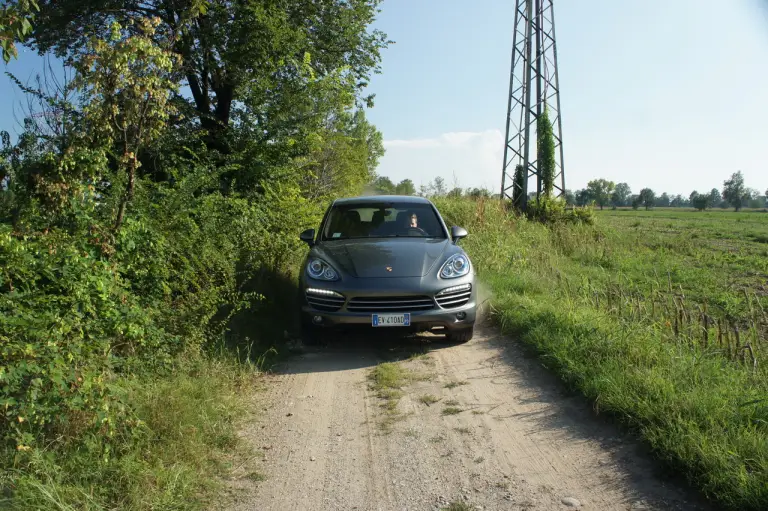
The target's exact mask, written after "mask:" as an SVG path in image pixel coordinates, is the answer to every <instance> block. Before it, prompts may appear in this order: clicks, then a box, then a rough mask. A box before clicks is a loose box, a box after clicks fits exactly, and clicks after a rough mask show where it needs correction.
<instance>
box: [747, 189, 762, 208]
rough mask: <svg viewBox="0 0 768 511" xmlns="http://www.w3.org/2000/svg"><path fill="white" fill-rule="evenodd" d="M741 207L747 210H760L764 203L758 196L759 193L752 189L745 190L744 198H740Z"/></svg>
mask: <svg viewBox="0 0 768 511" xmlns="http://www.w3.org/2000/svg"><path fill="white" fill-rule="evenodd" d="M742 205H745V206H746V207H748V208H753V209H757V208H762V207H763V206H764V205H765V203H764V201H763V200H762V197H761V196H760V192H758V191H757V190H756V189H754V188H747V189H746V190H745V191H744V197H743V198H742Z"/></svg>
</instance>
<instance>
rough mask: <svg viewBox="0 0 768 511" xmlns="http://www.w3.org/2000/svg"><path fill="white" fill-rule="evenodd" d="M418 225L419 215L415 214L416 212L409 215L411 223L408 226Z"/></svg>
mask: <svg viewBox="0 0 768 511" xmlns="http://www.w3.org/2000/svg"><path fill="white" fill-rule="evenodd" d="M418 226H419V217H417V216H416V213H414V214H412V215H411V223H410V225H409V226H408V227H418Z"/></svg>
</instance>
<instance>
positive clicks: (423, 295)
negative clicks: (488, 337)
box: [299, 195, 477, 343]
mask: <svg viewBox="0 0 768 511" xmlns="http://www.w3.org/2000/svg"><path fill="white" fill-rule="evenodd" d="M465 236H467V231H466V230H464V229H463V228H461V227H457V226H453V227H451V228H450V229H448V227H447V226H446V224H445V222H444V221H443V219H442V217H441V216H440V213H439V212H438V211H437V208H436V207H435V205H434V204H433V203H432V202H430V201H429V200H427V199H426V198H423V197H409V196H402V197H401V196H381V195H379V196H368V197H355V198H346V199H338V200H335V201H334V202H333V203H332V204H331V205H330V207H329V208H328V210H327V211H326V213H325V215H324V217H323V220H322V222H321V224H320V228H319V230H318V231H315V229H308V230H306V231H304V232H302V233H301V236H300V237H301V240H303V241H304V242H306V243H307V244H308V245H309V247H310V250H309V253H308V254H307V257H306V259H305V260H304V263H303V266H302V271H301V275H300V277H299V294H300V303H301V305H300V307H301V311H300V312H301V320H302V328H303V334H304V338H305V341H306V342H313V341H316V340H317V339H318V335H322V334H324V333H328V332H329V331H330V330H332V329H334V328H339V327H357V328H362V329H381V328H387V329H391V330H388V331H390V332H392V333H395V332H414V331H426V330H436V331H437V330H442V331H443V332H444V333H445V335H446V338H447V340H448V341H449V342H457V343H459V342H466V341H468V340H470V339H471V338H472V333H473V327H474V323H475V315H476V309H477V298H476V297H477V294H476V293H477V290H476V287H475V273H474V268H473V266H472V263H471V261H470V260H469V257H468V256H467V254H466V253H465V252H464V250H463V249H462V248H461V247H460V246H459V245H458V242H459V240H460V239H461V238H463V237H465Z"/></svg>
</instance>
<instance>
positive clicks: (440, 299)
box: [435, 284, 472, 309]
mask: <svg viewBox="0 0 768 511" xmlns="http://www.w3.org/2000/svg"><path fill="white" fill-rule="evenodd" d="M471 296H472V286H471V285H470V284H466V285H464V286H456V287H455V288H448V289H445V290H443V291H441V292H440V293H438V294H437V296H435V300H436V301H437V304H438V305H439V306H440V307H442V308H443V309H453V308H455V307H461V306H462V305H466V304H467V303H468V302H469V299H470V297H471Z"/></svg>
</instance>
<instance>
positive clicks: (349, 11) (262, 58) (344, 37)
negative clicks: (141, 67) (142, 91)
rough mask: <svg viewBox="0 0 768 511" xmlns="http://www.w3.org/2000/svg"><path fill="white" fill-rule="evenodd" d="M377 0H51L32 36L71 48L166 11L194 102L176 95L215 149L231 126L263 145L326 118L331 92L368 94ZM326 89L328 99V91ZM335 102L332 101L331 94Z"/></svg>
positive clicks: (380, 40)
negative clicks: (115, 23)
mask: <svg viewBox="0 0 768 511" xmlns="http://www.w3.org/2000/svg"><path fill="white" fill-rule="evenodd" d="M378 3H379V2H378V0H356V1H344V0H292V1H290V2H286V1H282V0H263V1H259V2H227V1H224V0H209V1H203V0H190V1H187V2H178V1H176V0H147V1H145V2H123V3H121V2H113V1H111V0H43V1H40V13H39V15H38V16H37V19H36V23H35V26H34V30H33V31H32V36H31V38H30V40H29V43H30V44H31V45H32V46H33V47H35V48H36V49H38V50H39V51H40V52H45V51H48V50H53V51H55V52H56V54H57V55H59V56H72V55H76V54H77V53H79V52H81V51H82V49H83V48H85V47H86V46H87V41H88V38H89V37H90V36H91V35H94V36H98V37H101V38H105V34H108V33H109V30H110V28H109V27H110V23H111V22H112V21H118V22H120V23H121V24H122V25H123V26H125V27H129V29H130V30H134V31H135V32H136V33H138V32H140V29H139V28H138V26H139V24H138V23H137V22H138V21H139V20H140V19H141V18H143V17H154V16H160V18H161V20H162V21H161V25H160V26H159V27H158V28H157V30H156V31H155V33H154V35H153V38H154V39H155V41H156V42H157V43H158V44H159V45H160V46H161V47H165V48H169V49H171V51H173V52H174V53H175V54H176V55H178V56H179V58H180V59H181V60H182V66H181V68H180V72H179V76H178V81H181V80H183V81H184V82H186V83H185V84H186V85H187V86H188V88H189V91H190V93H191V96H192V98H191V100H188V99H186V98H183V97H181V96H177V98H176V101H177V102H180V103H182V104H183V105H184V106H183V108H182V109H183V110H184V111H185V113H186V115H187V116H192V117H194V118H195V121H196V124H197V126H198V127H199V128H201V129H202V131H203V133H204V134H205V136H206V138H205V140H206V142H207V144H208V146H209V147H210V148H213V149H217V150H219V151H223V152H227V153H228V152H231V151H232V150H233V149H234V148H233V147H232V146H233V144H235V143H236V142H237V141H238V138H237V137H233V136H229V132H230V131H231V130H232V129H237V131H240V132H246V133H248V134H249V135H251V137H256V135H259V137H258V138H257V140H258V141H260V142H261V143H262V144H267V143H270V144H274V143H275V142H276V141H278V140H280V141H281V142H282V139H283V138H285V139H286V143H289V140H288V139H290V140H293V142H292V143H294V144H295V142H296V141H297V138H296V137H297V135H299V134H300V133H301V132H299V131H296V130H295V127H296V125H297V123H304V124H307V123H310V124H311V123H318V122H322V118H323V112H322V110H323V108H331V106H330V105H329V103H328V102H327V99H328V97H329V96H338V97H342V96H348V97H352V98H356V99H357V100H358V101H359V102H361V103H363V104H367V105H369V106H370V105H372V101H373V97H372V96H363V91H364V89H365V87H366V86H367V84H368V81H369V78H370V75H371V73H374V72H377V71H378V70H379V69H380V66H379V64H380V61H381V57H380V51H381V50H382V49H383V48H385V47H386V46H387V45H388V44H389V41H388V40H387V37H386V35H385V34H383V33H382V32H381V31H379V30H369V27H370V25H371V23H372V22H373V20H374V17H375V15H376V11H377V6H378ZM324 96H325V98H323V97H324ZM331 103H334V102H331Z"/></svg>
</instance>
